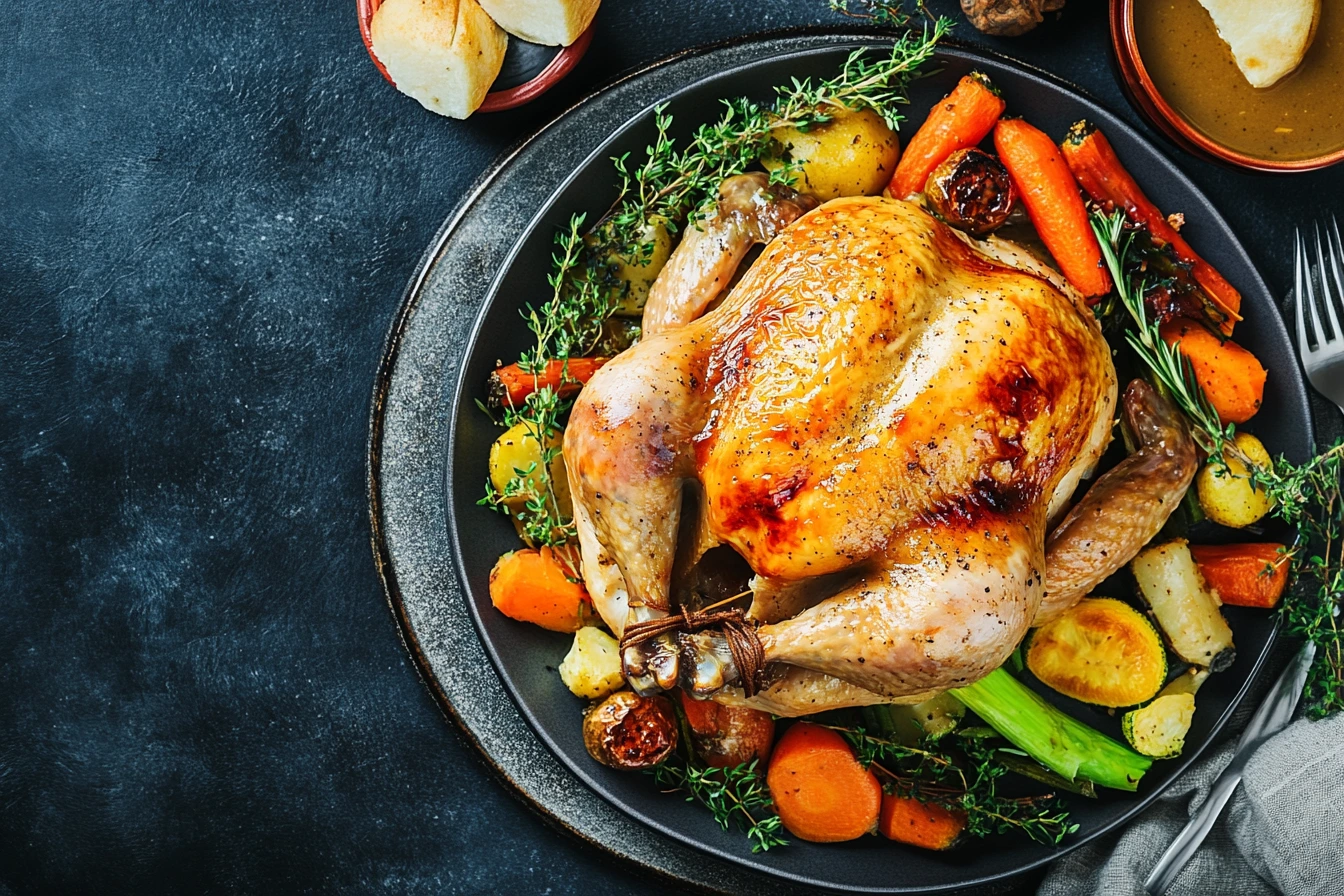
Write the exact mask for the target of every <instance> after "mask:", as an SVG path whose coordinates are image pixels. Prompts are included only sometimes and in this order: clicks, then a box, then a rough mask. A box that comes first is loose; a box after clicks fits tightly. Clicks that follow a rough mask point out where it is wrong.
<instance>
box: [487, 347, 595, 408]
mask: <svg viewBox="0 0 1344 896" xmlns="http://www.w3.org/2000/svg"><path fill="white" fill-rule="evenodd" d="M610 360H611V359H610V358H570V359H569V360H568V361H547V362H546V366H545V367H543V368H542V369H541V370H539V371H538V372H537V373H536V374H535V375H534V374H532V373H530V372H529V371H526V370H524V369H523V368H522V367H519V366H518V365H517V364H508V365H505V366H504V367H501V368H499V369H498V370H496V371H495V372H494V373H492V374H490V380H489V382H488V383H486V398H487V401H488V403H489V404H490V406H491V407H495V408H500V407H509V406H511V405H520V404H522V403H523V402H524V401H526V400H527V396H529V395H531V394H532V393H533V392H536V391H537V390H539V389H543V388H545V387H547V386H550V387H551V388H552V389H554V390H555V391H556V392H557V393H558V394H559V395H560V397H561V398H569V397H570V396H572V395H577V394H578V391H579V390H580V389H582V388H583V386H584V384H585V383H587V382H588V381H589V380H590V379H592V378H593V374H595V373H597V371H598V370H600V369H601V367H602V365H603V364H605V363H607V362H608V361H610Z"/></svg>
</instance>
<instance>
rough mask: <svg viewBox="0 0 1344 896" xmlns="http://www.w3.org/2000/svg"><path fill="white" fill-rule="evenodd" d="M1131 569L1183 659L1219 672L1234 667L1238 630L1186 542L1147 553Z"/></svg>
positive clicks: (1177, 541) (1173, 647)
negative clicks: (1225, 614) (1234, 629)
mask: <svg viewBox="0 0 1344 896" xmlns="http://www.w3.org/2000/svg"><path fill="white" fill-rule="evenodd" d="M1129 567H1130V570H1131V571H1132V572H1133V573H1134V579H1135V581H1137V582H1138V585H1139V591H1140V592H1141V593H1142V594H1143V599H1144V600H1145V601H1147V603H1148V606H1149V608H1150V609H1151V610H1152V611H1153V616H1154V617H1155V618H1156V619H1157V624H1158V625H1159V626H1161V627H1162V631H1163V632H1165V633H1166V635H1167V640H1168V641H1170V642H1171V649H1172V650H1173V651H1174V652H1175V653H1176V655H1177V656H1178V657H1180V658H1181V659H1183V660H1185V661H1186V662H1187V663H1191V664H1193V665H1196V666H1204V667H1206V668H1208V669H1211V670H1212V671H1214V672H1217V671H1219V670H1222V669H1226V668H1227V667H1228V666H1230V665H1231V664H1232V661H1233V660H1234V659H1235V658H1236V654H1235V652H1234V651H1233V648H1232V629H1231V628H1229V627H1228V624H1227V620H1225V619H1224V618H1223V614H1222V611H1221V610H1219V609H1218V606H1219V605H1218V598H1217V596H1216V595H1215V594H1214V593H1213V592H1212V591H1210V590H1209V587H1208V585H1207V584H1205V582H1204V577H1203V576H1202V575H1200V572H1199V567H1198V566H1196V565H1195V558H1194V557H1192V556H1191V554H1190V544H1189V543H1188V542H1187V541H1186V540H1185V539H1184V538H1178V539H1176V540H1174V541H1169V542H1166V543H1165V544H1158V545H1153V546H1152V547H1148V548H1145V549H1143V550H1142V551H1140V552H1139V555H1138V556H1137V557H1135V558H1134V560H1133V561H1132V562H1131V563H1130V565H1129Z"/></svg>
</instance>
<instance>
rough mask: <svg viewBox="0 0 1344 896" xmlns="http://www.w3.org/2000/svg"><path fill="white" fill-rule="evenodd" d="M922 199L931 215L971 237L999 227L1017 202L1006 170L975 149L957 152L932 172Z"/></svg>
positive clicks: (981, 151)
mask: <svg viewBox="0 0 1344 896" xmlns="http://www.w3.org/2000/svg"><path fill="white" fill-rule="evenodd" d="M924 196H925V198H926V199H927V200H928V203H929V208H930V209H931V210H932V211H933V213H934V214H935V215H937V216H938V217H939V218H941V219H942V220H943V221H946V222H947V223H948V224H950V225H952V226H953V227H955V228H957V229H958V230H964V231H966V232H967V233H969V234H972V235H974V236H984V235H985V234H987V233H991V232H993V231H995V230H998V229H999V228H1000V227H1002V226H1003V225H1004V224H1005V223H1007V221H1008V216H1009V215H1010V214H1012V211H1013V205H1014V204H1015V203H1016V202H1017V190H1016V189H1015V188H1014V187H1013V179H1012V178H1011V177H1009V176H1008V169H1007V168H1004V167H1003V163H1001V162H1000V161H999V160H998V159H996V158H994V157H993V156H991V155H990V154H989V153H987V152H984V151H983V150H979V149H975V148H970V149H959V150H957V151H956V152H954V153H952V155H950V156H948V157H947V159H946V160H945V161H944V162H943V163H942V164H940V165H939V166H938V167H937V168H934V169H933V172H932V173H930V174H929V179H928V181H927V182H926V183H925V184H924Z"/></svg>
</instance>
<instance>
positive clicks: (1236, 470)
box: [1195, 432, 1274, 529]
mask: <svg viewBox="0 0 1344 896" xmlns="http://www.w3.org/2000/svg"><path fill="white" fill-rule="evenodd" d="M1235 444H1236V446H1237V448H1239V449H1240V450H1241V453H1242V454H1244V455H1246V457H1247V458H1249V459H1250V461H1251V462H1252V463H1253V464H1255V465H1256V466H1257V467H1261V468H1263V469H1269V468H1270V465H1271V464H1272V461H1271V459H1270V456H1269V452H1268V451H1266V450H1265V446H1264V445H1262V444H1261V443H1260V440H1259V439H1257V438H1256V437H1255V436H1253V435H1251V434H1250V433H1245V432H1239V433H1237V435H1236V439H1235ZM1195 488H1196V489H1197V490H1198V494H1199V504H1200V506H1201V507H1203V508H1204V513H1205V514H1206V515H1208V517H1209V519H1211V520H1213V521H1214V522H1215V523H1218V524H1219V525H1220V526H1230V527H1232V528H1234V529H1240V528H1243V527H1245V526H1249V525H1251V524H1252V523H1255V522H1258V521H1259V520H1260V519H1261V518H1262V517H1264V516H1265V514H1267V513H1269V512H1270V510H1272V509H1273V506H1274V505H1273V504H1272V503H1271V502H1270V500H1269V496H1268V495H1266V494H1265V493H1264V491H1263V490H1261V489H1258V488H1255V487H1254V486H1252V484H1251V471H1250V469H1249V468H1248V467H1247V466H1246V464H1244V463H1243V462H1242V461H1241V460H1240V459H1239V458H1235V457H1229V458H1227V467H1226V468H1224V467H1223V465H1222V464H1220V463H1217V462H1211V463H1206V464H1205V465H1204V468H1203V469H1202V470H1200V471H1199V476H1198V478H1197V479H1196V480H1195Z"/></svg>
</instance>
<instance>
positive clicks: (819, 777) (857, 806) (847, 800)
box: [766, 722, 882, 843]
mask: <svg viewBox="0 0 1344 896" xmlns="http://www.w3.org/2000/svg"><path fill="white" fill-rule="evenodd" d="M766 783H767V784H768V785H769V786H770V796H771V798H772V799H773V800H774V802H775V811H776V812H778V813H779V817H780V820H782V821H783V822H784V827H786V828H787V829H788V831H789V833H791V834H793V836H795V837H797V838H798V839H799V840H810V841H812V842H813V843H836V842H839V841H841V840H853V839H854V838H855V837H861V836H863V835H864V834H867V833H870V832H872V831H873V829H874V828H875V827H876V826H877V815H878V812H879V811H880V810H881V807H882V785H881V784H879V783H878V782H877V777H876V776H874V775H873V773H872V772H870V771H869V770H868V769H866V768H864V767H863V766H862V765H860V764H859V761H858V760H857V759H855V758H854V752H853V751H852V750H851V749H850V748H849V744H848V743H846V742H845V739H844V738H843V737H841V736H840V735H839V734H836V733H835V732H834V731H832V730H830V729H829V728H823V727H822V726H820V725H814V724H812V723H811V722H799V723H797V724H795V725H794V726H793V727H791V728H790V729H789V730H788V731H786V732H784V736H783V737H781V738H780V739H779V743H777V744H775V752H774V753H773V754H772V755H771V757H770V769H769V771H768V772H767V773H766Z"/></svg>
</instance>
